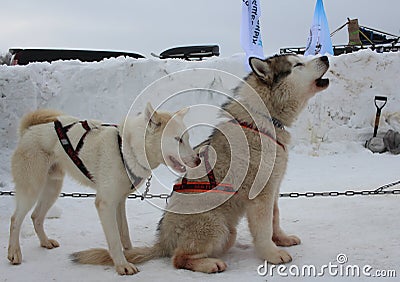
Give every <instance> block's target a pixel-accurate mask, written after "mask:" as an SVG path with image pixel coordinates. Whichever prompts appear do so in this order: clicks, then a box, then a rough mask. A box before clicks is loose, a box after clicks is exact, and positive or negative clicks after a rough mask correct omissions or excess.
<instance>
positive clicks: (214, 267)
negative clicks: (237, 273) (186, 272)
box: [190, 258, 227, 273]
mask: <svg viewBox="0 0 400 282" xmlns="http://www.w3.org/2000/svg"><path fill="white" fill-rule="evenodd" d="M226 268H227V265H226V263H225V262H224V261H223V260H220V259H214V258H204V259H198V260H193V261H192V268H191V269H190V270H193V271H198V272H204V273H217V272H223V271H225V270H226Z"/></svg>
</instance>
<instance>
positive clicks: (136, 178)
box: [118, 134, 143, 190]
mask: <svg viewBox="0 0 400 282" xmlns="http://www.w3.org/2000/svg"><path fill="white" fill-rule="evenodd" d="M118 145H119V153H120V154H121V159H122V162H123V163H124V166H125V169H126V172H127V173H128V176H129V177H130V179H131V180H133V183H132V186H131V189H132V190H133V189H135V188H136V187H137V186H139V184H140V182H142V180H143V178H142V177H139V176H136V175H135V174H134V173H133V172H132V170H131V168H130V167H129V166H128V164H127V163H126V161H125V158H124V155H123V154H122V138H121V135H119V134H118Z"/></svg>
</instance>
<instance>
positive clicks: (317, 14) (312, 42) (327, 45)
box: [304, 0, 333, 56]
mask: <svg viewBox="0 0 400 282" xmlns="http://www.w3.org/2000/svg"><path fill="white" fill-rule="evenodd" d="M326 53H328V54H331V55H333V47H332V40H331V35H330V32H329V25H328V20H327V18H326V14H325V9H324V3H323V2H322V0H317V4H316V5H315V11H314V18H313V23H312V25H311V28H310V35H309V37H308V42H307V47H306V51H305V53H304V55H305V56H308V55H317V54H322V55H324V54H326Z"/></svg>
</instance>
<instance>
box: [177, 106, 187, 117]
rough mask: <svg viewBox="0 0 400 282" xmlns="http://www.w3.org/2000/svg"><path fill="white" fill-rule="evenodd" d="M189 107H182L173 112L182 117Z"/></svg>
mask: <svg viewBox="0 0 400 282" xmlns="http://www.w3.org/2000/svg"><path fill="white" fill-rule="evenodd" d="M189 109H190V108H183V109H181V110H179V111H177V112H176V113H175V115H177V116H179V117H180V118H183V117H184V116H185V115H186V114H187V113H188V111H189Z"/></svg>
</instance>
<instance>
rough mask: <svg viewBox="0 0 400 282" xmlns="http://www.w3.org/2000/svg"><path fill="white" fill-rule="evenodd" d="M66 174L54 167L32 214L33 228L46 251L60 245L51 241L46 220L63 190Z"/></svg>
mask: <svg viewBox="0 0 400 282" xmlns="http://www.w3.org/2000/svg"><path fill="white" fill-rule="evenodd" d="M63 180H64V172H63V171H62V170H61V168H59V167H58V166H57V165H53V166H52V167H51V168H50V170H49V174H48V177H47V183H46V185H45V186H44V189H43V190H42V192H41V194H40V197H39V201H38V203H37V205H36V208H35V210H34V211H33V213H32V216H31V218H32V221H33V226H34V227H35V231H36V234H37V236H38V238H39V240H40V246H42V247H43V248H46V249H53V248H57V247H59V246H60V244H59V243H58V242H57V241H56V240H53V239H49V238H48V237H47V235H46V233H45V231H44V219H45V217H46V214H47V212H48V211H49V209H50V208H51V206H52V205H53V204H54V203H55V201H56V200H57V198H58V196H59V195H60V191H61V188H62V184H63Z"/></svg>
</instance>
